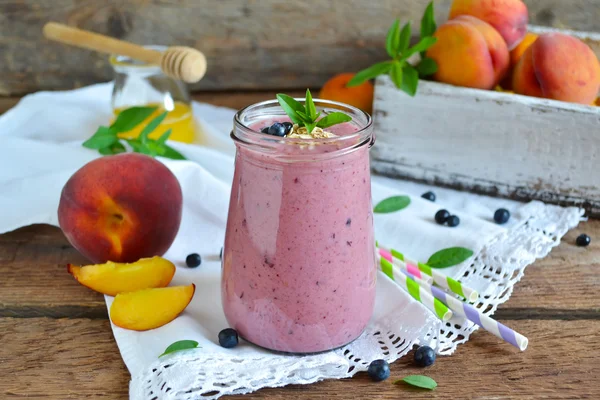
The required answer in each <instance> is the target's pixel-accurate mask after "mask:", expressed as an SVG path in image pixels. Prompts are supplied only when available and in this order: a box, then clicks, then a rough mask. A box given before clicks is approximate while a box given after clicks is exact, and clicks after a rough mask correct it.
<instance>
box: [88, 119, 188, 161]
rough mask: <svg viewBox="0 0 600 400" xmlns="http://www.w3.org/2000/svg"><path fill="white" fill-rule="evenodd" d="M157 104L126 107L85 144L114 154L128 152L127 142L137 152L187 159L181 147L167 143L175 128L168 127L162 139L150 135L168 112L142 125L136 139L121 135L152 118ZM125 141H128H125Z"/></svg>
mask: <svg viewBox="0 0 600 400" xmlns="http://www.w3.org/2000/svg"><path fill="white" fill-rule="evenodd" d="M156 109H157V107H130V108H127V109H125V110H123V111H122V112H121V113H119V115H118V116H117V119H115V121H114V122H113V123H112V124H111V125H110V126H100V127H98V129H97V130H96V133H94V134H93V135H92V137H91V138H89V139H88V140H86V141H85V142H83V147H87V148H88V149H94V150H98V152H99V153H100V154H102V155H105V156H107V155H113V154H119V153H125V152H126V151H127V148H126V147H125V144H128V145H129V147H130V148H131V149H132V150H133V151H134V152H135V153H141V154H147V155H149V156H152V157H157V156H161V157H165V158H171V159H174V160H185V157H184V156H183V155H182V154H181V153H179V152H178V151H177V150H175V149H174V148H172V147H171V146H168V145H167V144H166V142H167V139H169V136H170V135H171V129H167V130H166V131H165V132H164V133H163V134H162V135H161V136H160V137H159V138H158V139H156V140H154V139H150V138H149V135H150V134H151V133H152V132H154V131H155V130H156V129H157V128H158V127H159V126H160V124H161V122H163V120H164V119H165V118H166V117H167V112H166V111H165V112H163V113H161V114H160V115H158V116H156V117H155V118H153V119H152V120H151V121H150V122H148V124H147V125H146V126H145V127H144V128H143V129H142V131H141V132H140V134H139V136H138V137H137V138H135V139H122V138H119V133H122V132H128V131H130V130H132V129H133V128H135V127H136V126H138V125H139V124H141V123H142V122H143V121H144V120H145V119H146V118H148V117H149V116H150V115H152V113H153V112H154V111H156ZM124 143H125V144H124Z"/></svg>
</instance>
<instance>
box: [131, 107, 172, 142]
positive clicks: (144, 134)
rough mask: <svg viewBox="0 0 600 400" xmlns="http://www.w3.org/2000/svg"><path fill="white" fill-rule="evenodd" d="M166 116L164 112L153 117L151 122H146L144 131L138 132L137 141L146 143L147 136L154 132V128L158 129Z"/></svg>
mask: <svg viewBox="0 0 600 400" xmlns="http://www.w3.org/2000/svg"><path fill="white" fill-rule="evenodd" d="M167 114H168V112H167V111H165V112H163V113H162V114H160V115H158V116H156V117H154V118H153V119H152V121H150V122H148V125H146V126H145V127H144V129H142V131H141V132H140V134H139V136H138V139H139V140H140V141H141V142H142V143H146V142H147V141H148V135H150V134H151V133H152V132H154V130H155V129H156V128H158V126H159V125H160V124H161V122H163V120H164V119H165V118H166V117H167Z"/></svg>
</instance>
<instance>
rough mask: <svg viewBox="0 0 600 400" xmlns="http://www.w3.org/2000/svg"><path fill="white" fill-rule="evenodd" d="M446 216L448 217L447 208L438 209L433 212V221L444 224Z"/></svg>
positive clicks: (446, 219)
mask: <svg viewBox="0 0 600 400" xmlns="http://www.w3.org/2000/svg"><path fill="white" fill-rule="evenodd" d="M448 218H450V213H449V212H448V210H439V211H438V212H436V213H435V222H437V223H438V224H440V225H444V224H445V223H446V221H448Z"/></svg>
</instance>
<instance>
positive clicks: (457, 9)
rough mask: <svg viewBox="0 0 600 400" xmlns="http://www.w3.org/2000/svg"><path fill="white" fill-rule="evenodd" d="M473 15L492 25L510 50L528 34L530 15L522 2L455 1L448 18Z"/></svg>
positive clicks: (498, 0)
mask: <svg viewBox="0 0 600 400" xmlns="http://www.w3.org/2000/svg"><path fill="white" fill-rule="evenodd" d="M459 15H472V16H474V17H477V18H479V19H481V20H483V21H485V22H487V23H488V24H490V25H492V26H493V27H494V28H496V30H497V31H498V32H499V33H500V35H501V36H502V37H503V38H504V40H505V41H506V45H507V46H508V49H509V50H512V49H513V48H514V47H515V46H517V45H518V44H519V42H521V40H522V39H523V37H524V36H525V33H526V32H527V22H528V21H529V14H528V12H527V6H526V5H525V3H523V2H522V1H521V0H454V1H453V2H452V6H451V7H450V15H449V17H448V18H450V19H453V18H455V17H457V16H459Z"/></svg>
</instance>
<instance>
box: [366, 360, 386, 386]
mask: <svg viewBox="0 0 600 400" xmlns="http://www.w3.org/2000/svg"><path fill="white" fill-rule="evenodd" d="M367 372H368V374H369V376H370V377H371V379H372V380H373V381H375V382H381V381H384V380H386V379H387V378H389V377H390V365H389V364H388V362H387V361H385V360H374V361H372V362H371V364H369V369H368V370H367Z"/></svg>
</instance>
